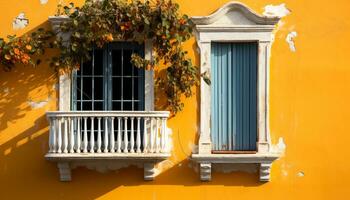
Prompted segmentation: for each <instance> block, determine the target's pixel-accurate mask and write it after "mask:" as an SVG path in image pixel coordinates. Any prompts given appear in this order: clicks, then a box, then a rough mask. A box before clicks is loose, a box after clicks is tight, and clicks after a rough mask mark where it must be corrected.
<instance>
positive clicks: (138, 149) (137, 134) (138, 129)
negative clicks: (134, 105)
mask: <svg viewBox="0 0 350 200" xmlns="http://www.w3.org/2000/svg"><path fill="white" fill-rule="evenodd" d="M140 132H141V130H140V117H138V118H137V133H136V152H137V153H141V133H140Z"/></svg>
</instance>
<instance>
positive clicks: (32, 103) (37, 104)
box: [27, 97, 50, 109]
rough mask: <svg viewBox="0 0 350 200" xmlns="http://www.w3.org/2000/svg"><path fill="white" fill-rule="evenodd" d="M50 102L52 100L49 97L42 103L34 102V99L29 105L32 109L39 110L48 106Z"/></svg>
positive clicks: (30, 100)
mask: <svg viewBox="0 0 350 200" xmlns="http://www.w3.org/2000/svg"><path fill="white" fill-rule="evenodd" d="M49 101H50V98H49V97H48V98H47V99H45V100H41V101H33V100H32V99H29V100H28V101H27V103H28V105H29V106H30V107H31V108H33V109H37V108H42V107H44V106H45V105H46V104H48V102H49Z"/></svg>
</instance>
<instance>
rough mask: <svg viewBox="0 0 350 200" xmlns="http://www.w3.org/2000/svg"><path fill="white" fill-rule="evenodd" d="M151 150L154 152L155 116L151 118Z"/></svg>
mask: <svg viewBox="0 0 350 200" xmlns="http://www.w3.org/2000/svg"><path fill="white" fill-rule="evenodd" d="M149 141H150V142H149V143H150V152H151V153H154V127H153V118H151V134H150V140H149Z"/></svg>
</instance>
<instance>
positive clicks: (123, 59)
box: [72, 42, 145, 110]
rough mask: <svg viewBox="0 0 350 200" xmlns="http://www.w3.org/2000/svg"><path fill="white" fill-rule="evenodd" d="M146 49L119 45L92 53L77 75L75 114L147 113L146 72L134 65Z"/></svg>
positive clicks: (117, 43) (134, 45) (75, 78)
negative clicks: (98, 112) (145, 107)
mask: <svg viewBox="0 0 350 200" xmlns="http://www.w3.org/2000/svg"><path fill="white" fill-rule="evenodd" d="M132 53H138V54H140V55H141V56H143V45H138V44H136V43H131V42H116V43H111V44H108V45H106V47H105V48H103V49H97V48H95V49H94V50H93V51H92V52H91V57H92V59H91V61H88V62H85V63H82V64H81V67H80V69H79V70H77V71H76V72H75V73H74V74H73V87H72V88H73V90H72V97H73V98H72V109H73V110H144V82H145V77H144V70H143V69H138V68H136V67H134V66H132V64H131V63H130V59H131V54H132Z"/></svg>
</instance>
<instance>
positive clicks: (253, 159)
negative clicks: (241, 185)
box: [192, 153, 280, 182]
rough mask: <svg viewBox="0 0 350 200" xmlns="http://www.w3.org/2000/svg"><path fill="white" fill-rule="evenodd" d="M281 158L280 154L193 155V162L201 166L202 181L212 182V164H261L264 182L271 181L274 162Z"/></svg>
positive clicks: (261, 178)
mask: <svg viewBox="0 0 350 200" xmlns="http://www.w3.org/2000/svg"><path fill="white" fill-rule="evenodd" d="M279 157H280V154H278V153H256V154H192V160H193V161H194V162H196V163H198V164H199V168H200V179H201V180H202V181H210V180H211V168H212V167H211V164H216V163H221V164H234V163H237V164H238V163H240V164H242V163H244V164H259V167H260V170H259V172H260V173H259V179H260V181H262V182H268V181H270V173H271V165H272V162H273V161H275V160H276V159H278V158H279Z"/></svg>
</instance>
